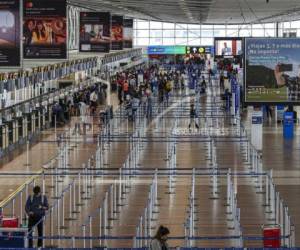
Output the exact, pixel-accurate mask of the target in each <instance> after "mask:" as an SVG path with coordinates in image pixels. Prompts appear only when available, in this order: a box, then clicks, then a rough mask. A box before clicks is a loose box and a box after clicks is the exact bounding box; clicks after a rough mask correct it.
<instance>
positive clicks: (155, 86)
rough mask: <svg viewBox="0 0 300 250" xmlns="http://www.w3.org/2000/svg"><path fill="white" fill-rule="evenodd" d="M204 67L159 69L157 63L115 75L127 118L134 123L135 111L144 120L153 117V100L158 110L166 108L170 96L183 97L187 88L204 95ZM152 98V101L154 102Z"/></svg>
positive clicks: (187, 64) (190, 66)
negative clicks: (143, 117)
mask: <svg viewBox="0 0 300 250" xmlns="http://www.w3.org/2000/svg"><path fill="white" fill-rule="evenodd" d="M204 69H205V64H201V65H199V64H194V63H192V62H188V63H184V64H178V65H176V67H175V66H172V65H170V66H169V67H163V66H162V65H161V64H151V65H149V66H146V65H143V66H139V67H136V68H133V69H130V70H127V71H124V72H121V73H117V74H116V77H115V84H116V85H117V92H118V100H119V104H120V105H124V107H125V110H126V111H127V114H128V117H129V119H131V120H134V119H135V117H136V112H137V110H138V108H139V107H140V106H141V107H142V112H143V114H144V115H145V116H146V117H147V118H151V117H152V114H153V103H154V100H157V103H158V108H161V107H168V106H169V100H170V96H171V93H174V94H175V95H178V94H180V93H181V95H184V94H185V93H186V89H187V87H188V88H189V89H192V90H194V91H195V92H198V91H199V92H200V93H201V94H205V93H206V88H207V82H206V78H205V76H204V75H203V73H202V71H203V70H204ZM154 98H155V99H154Z"/></svg>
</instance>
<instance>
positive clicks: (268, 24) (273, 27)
mask: <svg viewBox="0 0 300 250" xmlns="http://www.w3.org/2000/svg"><path fill="white" fill-rule="evenodd" d="M265 28H266V29H275V23H265Z"/></svg>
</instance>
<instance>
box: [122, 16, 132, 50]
mask: <svg viewBox="0 0 300 250" xmlns="http://www.w3.org/2000/svg"><path fill="white" fill-rule="evenodd" d="M123 39H124V49H131V48H133V19H129V18H125V19H124V30H123Z"/></svg>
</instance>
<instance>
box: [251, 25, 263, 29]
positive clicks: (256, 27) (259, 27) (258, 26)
mask: <svg viewBox="0 0 300 250" xmlns="http://www.w3.org/2000/svg"><path fill="white" fill-rule="evenodd" d="M263 28H264V25H263V24H253V25H252V29H263Z"/></svg>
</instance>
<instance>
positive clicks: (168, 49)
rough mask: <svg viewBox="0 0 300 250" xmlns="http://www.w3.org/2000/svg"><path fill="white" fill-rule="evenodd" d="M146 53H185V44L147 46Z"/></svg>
mask: <svg viewBox="0 0 300 250" xmlns="http://www.w3.org/2000/svg"><path fill="white" fill-rule="evenodd" d="M147 53H148V55H185V53H186V47H185V46H149V47H148V49H147Z"/></svg>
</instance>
